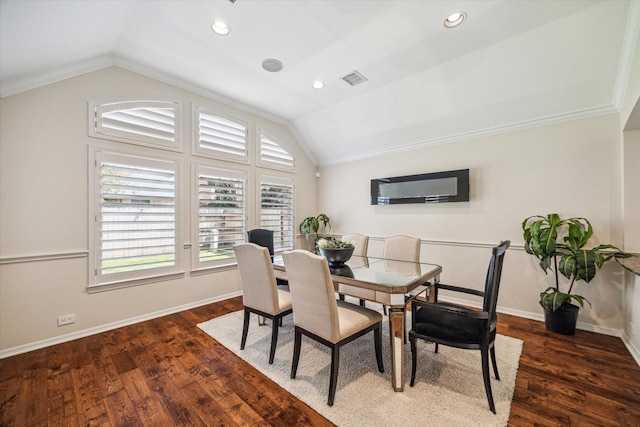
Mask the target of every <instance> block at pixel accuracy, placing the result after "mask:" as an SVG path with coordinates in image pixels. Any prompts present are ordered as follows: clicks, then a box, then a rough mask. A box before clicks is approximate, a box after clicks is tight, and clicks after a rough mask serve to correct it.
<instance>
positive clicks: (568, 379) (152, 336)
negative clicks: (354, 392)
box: [0, 298, 640, 427]
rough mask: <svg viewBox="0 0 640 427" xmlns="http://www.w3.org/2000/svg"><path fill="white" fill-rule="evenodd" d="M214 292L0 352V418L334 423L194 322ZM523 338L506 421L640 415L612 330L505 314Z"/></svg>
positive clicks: (3, 421)
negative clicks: (186, 306)
mask: <svg viewBox="0 0 640 427" xmlns="http://www.w3.org/2000/svg"><path fill="white" fill-rule="evenodd" d="M241 308H242V306H241V300H240V298H234V299H232V300H228V301H223V302H219V303H215V304H210V305H207V306H204V307H199V308H195V309H192V310H188V311H184V312H181V313H177V314H173V315H170V316H165V317H162V318H159V319H154V320H150V321H146V322H143V323H139V324H136V325H132V326H128V327H124V328H120V329H117V330H114V331H110V332H105V333H101V334H98V335H93V336H90V337H87V338H82V339H78V340H75V341H72V342H68V343H64V344H59V345H55V346H52V347H48V348H45V349H42V350H36V351H32V352H30V353H26V354H22V355H18V356H14V357H10V358H6V359H3V360H0V426H20V427H22V426H45V425H50V426H76V425H78V426H80V425H81V426H87V425H104V426H136V425H144V426H179V425H184V426H212V425H229V426H235V425H251V426H255V425H279V426H292V425H318V426H324V425H331V423H329V422H328V421H327V420H326V419H324V418H323V417H322V416H320V415H319V414H317V413H316V412H314V411H313V410H312V409H310V408H309V407H307V406H306V405H305V404H304V403H302V402H300V401H299V400H298V399H296V398H295V397H293V396H292V395H290V394H289V393H288V392H286V391H285V390H283V389H281V388H280V387H279V386H277V385H276V384H274V383H273V382H271V381H270V380H269V379H268V378H266V377H265V376H264V375H262V374H261V373H260V372H258V371H256V370H255V369H253V368H251V367H250V366H249V365H247V364H246V363H245V362H243V361H242V360H241V359H239V358H238V357H236V356H235V355H233V353H231V352H230V351H229V350H227V349H226V348H224V347H223V346H221V345H219V344H218V343H216V342H215V341H214V340H213V339H211V338H210V337H209V336H207V335H206V334H204V332H202V331H201V330H200V329H199V328H197V327H196V324H197V323H200V322H203V321H205V320H208V319H211V318H213V317H216V316H220V315H223V314H226V313H229V312H232V311H236V310H239V309H241ZM498 332H499V333H501V334H503V335H508V336H511V337H516V338H519V339H522V340H523V341H524V348H523V352H522V356H521V359H520V368H519V371H518V375H517V378H516V389H515V393H514V397H513V403H512V405H511V416H510V419H509V425H512V426H529V425H536V426H542V425H545V426H547V425H549V426H553V425H557V426H569V425H579V426H586V425H602V426H638V425H640V367H638V365H637V364H636V362H635V361H634V360H633V358H632V357H631V355H630V354H629V352H628V351H627V349H626V348H625V346H624V344H623V343H622V341H621V340H620V339H619V338H615V337H609V336H605V335H599V334H594V333H590V332H584V331H578V332H577V333H576V335H575V336H572V337H564V336H559V335H556V334H553V333H550V332H547V331H546V330H545V328H544V325H543V324H542V323H540V322H536V321H532V320H527V319H522V318H518V317H513V316H508V315H500V322H499V325H498Z"/></svg>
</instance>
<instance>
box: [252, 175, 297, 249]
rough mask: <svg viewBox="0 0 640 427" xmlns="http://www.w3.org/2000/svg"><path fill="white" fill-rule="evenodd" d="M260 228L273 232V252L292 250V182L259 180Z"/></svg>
mask: <svg viewBox="0 0 640 427" xmlns="http://www.w3.org/2000/svg"><path fill="white" fill-rule="evenodd" d="M260 226H261V227H262V228H266V229H268V230H272V231H273V240H274V250H275V251H285V250H291V249H293V247H294V231H295V227H294V218H293V181H291V180H287V179H277V180H276V179H269V178H265V179H264V180H261V182H260Z"/></svg>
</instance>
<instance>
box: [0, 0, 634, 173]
mask: <svg viewBox="0 0 640 427" xmlns="http://www.w3.org/2000/svg"><path fill="white" fill-rule="evenodd" d="M637 3H640V2H633V1H591V0H589V1H580V0H570V1H563V0H554V1H513V0H507V1H454V0H448V1H426V0H425V1H408V0H405V1H397V0H394V1H382V0H379V1H378V0H376V1H364V0H362V1H361V0H357V1H329V0H323V1H319V0H317V1H270V0H262V1H257V0H236V1H235V2H231V1H228V0H218V1H143V0H139V1H124V0H121V1H94V0H85V1H75V0H73V1H62V0H54V1H32V0H28V1H14V0H1V2H0V95H2V96H9V95H12V94H15V93H18V92H20V91H22V90H26V89H30V88H33V87H37V86H38V85H42V84H46V83H50V82H53V81H56V80H60V79H63V78H67V77H70V76H73V75H77V74H79V73H82V72H86V71H91V70H94V69H100V68H103V67H106V66H109V65H118V66H121V67H124V68H127V69H131V70H134V71H136V72H140V73H142V74H146V75H149V76H151V77H155V78H158V79H160V80H163V81H167V82H169V83H172V84H176V85H178V86H182V87H185V88H188V89H191V90H195V91H198V92H201V93H204V94H209V95H211V96H214V97H216V98H217V99H221V100H223V101H225V102H228V103H231V104H233V105H234V106H241V107H242V108H244V109H246V110H248V111H250V112H254V113H258V114H262V115H264V116H266V117H268V118H272V119H275V120H276V121H279V122H282V123H285V124H286V125H288V126H289V128H290V129H291V130H292V131H293V133H294V134H295V135H296V136H297V137H298V138H299V140H300V142H301V144H302V145H303V146H304V147H305V149H306V151H307V153H308V154H309V155H310V156H311V158H312V159H313V160H314V161H315V162H316V163H318V164H321V165H322V164H331V163H336V162H343V161H349V160H352V159H357V158H364V157H367V156H372V155H379V154H381V153H387V152H392V151H396V150H405V149H410V148H414V147H419V146H425V145H430V144H440V143H446V142H449V141H455V140H459V139H464V138H470V137H474V136H482V135H487V134H492V133H498V132H503V131H507V130H512V129H517V128H522V127H528V126H535V125H538V124H544V123H550V122H554V121H562V120H571V119H575V118H579V117H586V116H593V115H599V114H607V113H611V112H615V111H618V110H619V108H620V106H621V103H622V100H623V97H624V91H625V88H626V82H627V79H628V77H629V74H628V73H629V67H630V64H631V60H632V55H633V52H634V48H635V44H636V42H637V39H638V25H637V22H640V12H639V11H640V7H639V5H638V4H637ZM461 11H463V12H465V13H466V19H465V21H464V22H463V23H462V24H461V25H460V26H458V27H456V28H446V27H445V26H444V25H443V22H444V20H445V18H446V17H447V16H448V15H450V14H451V13H453V12H461ZM217 20H224V21H225V22H226V23H227V24H228V25H229V26H230V28H231V32H230V34H229V35H227V36H219V35H216V34H215V33H213V32H212V30H211V24H212V23H213V22H214V21H217ZM267 58H273V59H277V60H279V61H281V62H282V64H283V68H282V70H281V71H279V72H269V71H265V69H263V67H262V62H263V60H265V59H267ZM354 71H357V72H359V73H360V74H361V75H362V76H364V77H365V78H366V81H364V82H362V83H360V84H358V85H355V86H351V85H350V84H348V83H347V82H345V81H344V80H343V79H342V77H344V76H346V75H348V74H350V73H352V72H354ZM315 80H322V81H323V82H324V84H325V86H324V88H323V89H314V88H312V86H311V85H312V82H313V81H315Z"/></svg>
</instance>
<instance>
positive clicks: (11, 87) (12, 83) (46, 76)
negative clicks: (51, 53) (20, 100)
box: [0, 55, 114, 98]
mask: <svg viewBox="0 0 640 427" xmlns="http://www.w3.org/2000/svg"><path fill="white" fill-rule="evenodd" d="M113 65H114V62H113V57H112V56H111V55H107V56H101V57H99V58H92V59H89V60H88V61H82V62H79V63H75V64H72V65H66V66H63V67H59V68H56V69H53V70H47V71H46V72H43V73H37V74H36V73H34V74H29V75H26V76H20V77H16V78H13V79H7V80H4V81H2V82H0V98H4V97H7V96H11V95H16V94H18V93H21V92H26V91H28V90H32V89H37V88H39V87H42V86H46V85H49V84H52V83H57V82H60V81H62V80H66V79H70V78H72V77H77V76H80V75H82V74H86V73H90V72H92V71H98V70H102V69H103V68H107V67H111V66H113Z"/></svg>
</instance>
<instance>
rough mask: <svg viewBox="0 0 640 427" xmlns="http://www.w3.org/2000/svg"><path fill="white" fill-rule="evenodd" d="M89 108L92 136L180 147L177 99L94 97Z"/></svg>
mask: <svg viewBox="0 0 640 427" xmlns="http://www.w3.org/2000/svg"><path fill="white" fill-rule="evenodd" d="M89 109H90V117H91V118H92V123H90V126H89V134H90V135H91V136H94V137H98V138H107V139H114V140H118V141H124V142H130V143H134V144H141V145H148V146H155V147H161V148H171V149H178V148H180V132H179V129H180V126H179V117H180V114H179V113H180V103H179V102H178V101H114V102H106V101H93V102H91V103H90V105H89Z"/></svg>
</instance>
